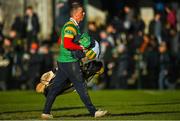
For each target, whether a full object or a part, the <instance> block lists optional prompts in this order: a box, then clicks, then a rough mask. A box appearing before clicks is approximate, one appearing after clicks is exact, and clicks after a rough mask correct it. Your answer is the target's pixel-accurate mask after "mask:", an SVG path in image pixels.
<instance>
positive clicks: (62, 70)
mask: <svg viewBox="0 0 180 121" xmlns="http://www.w3.org/2000/svg"><path fill="white" fill-rule="evenodd" d="M70 15H71V18H70V20H69V21H68V22H67V23H65V25H64V26H63V28H62V30H61V43H60V50H59V51H60V52H59V56H58V58H57V64H58V71H57V73H56V76H55V78H54V80H53V84H52V87H51V89H50V90H49V92H48V94H47V98H46V102H45V107H44V110H43V114H42V115H41V117H42V118H43V119H50V118H53V116H52V115H51V114H50V111H51V107H52V104H53V103H54V101H55V98H56V97H57V95H58V93H59V91H60V90H62V89H63V87H64V86H65V85H66V83H67V82H66V80H67V79H69V80H70V81H71V82H72V83H73V85H74V87H75V89H76V91H77V93H78V94H79V96H80V98H81V100H82V102H83V103H84V105H85V106H86V108H87V109H88V111H89V112H90V114H91V115H92V116H94V117H102V116H104V115H106V114H107V111H100V110H97V109H96V108H95V106H94V105H93V104H92V102H91V99H90V97H89V94H88V91H87V87H86V83H85V81H84V79H83V75H82V72H81V69H80V63H79V61H80V60H78V59H77V58H74V57H73V56H72V51H74V50H83V49H84V47H82V46H80V45H78V44H75V43H74V41H75V39H77V36H81V33H80V30H79V26H78V24H79V22H81V21H82V20H83V18H84V15H85V12H84V9H83V7H82V6H81V5H80V4H78V3H75V4H72V8H71V11H70ZM85 39H86V38H85Z"/></svg>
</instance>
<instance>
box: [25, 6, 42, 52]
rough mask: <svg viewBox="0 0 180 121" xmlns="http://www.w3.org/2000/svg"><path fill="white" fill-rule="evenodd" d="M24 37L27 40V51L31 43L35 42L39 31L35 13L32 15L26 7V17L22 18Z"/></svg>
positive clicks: (30, 9) (30, 10) (31, 10)
mask: <svg viewBox="0 0 180 121" xmlns="http://www.w3.org/2000/svg"><path fill="white" fill-rule="evenodd" d="M24 31H25V33H24V35H25V38H26V39H27V46H28V49H29V48H30V45H31V43H32V42H37V41H38V39H37V35H38V33H39V31H40V24H39V19H38V16H37V14H36V13H34V11H33V8H32V7H31V6H29V7H27V9H26V15H25V16H24Z"/></svg>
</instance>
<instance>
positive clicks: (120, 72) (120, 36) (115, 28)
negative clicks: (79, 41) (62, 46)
mask: <svg viewBox="0 0 180 121" xmlns="http://www.w3.org/2000/svg"><path fill="white" fill-rule="evenodd" d="M159 6H160V7H159ZM178 10H179V9H178V8H174V7H173V6H171V4H168V5H165V4H163V3H158V4H156V6H155V7H154V18H153V19H152V20H151V21H150V23H149V26H148V33H145V27H147V26H146V25H145V22H144V21H143V19H142V16H141V14H140V13H139V12H138V11H139V10H137V8H134V7H133V6H128V5H125V6H124V7H123V9H122V11H121V12H120V14H119V15H117V16H114V18H111V19H110V21H109V22H108V24H107V25H106V26H104V27H100V29H98V28H97V27H96V24H95V22H89V32H90V34H91V35H92V36H93V37H98V38H96V39H98V40H100V45H101V60H102V61H103V62H104V66H105V73H104V75H103V76H102V77H100V82H102V83H103V84H104V85H103V86H102V83H100V87H103V88H109V89H160V90H161V89H176V88H178V87H179V79H180V76H179V75H180V54H179V50H180V31H179V27H178V26H179V22H180V21H179V20H178V18H179V16H180V15H179V12H178ZM147 14H148V13H147ZM92 26H94V27H92ZM92 28H93V29H92ZM94 28H95V29H94Z"/></svg>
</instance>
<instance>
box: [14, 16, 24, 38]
mask: <svg viewBox="0 0 180 121" xmlns="http://www.w3.org/2000/svg"><path fill="white" fill-rule="evenodd" d="M11 29H12V30H15V31H16V32H17V36H18V37H19V38H22V37H23V21H22V18H21V16H20V15H16V17H15V19H14V22H13V24H12V26H11Z"/></svg>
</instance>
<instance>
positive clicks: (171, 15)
mask: <svg viewBox="0 0 180 121" xmlns="http://www.w3.org/2000/svg"><path fill="white" fill-rule="evenodd" d="M165 10H166V12H167V18H166V20H167V23H168V24H169V25H170V27H171V28H173V29H176V23H177V19H176V12H175V10H173V9H171V8H170V7H168V6H167V7H166V8H165Z"/></svg>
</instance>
